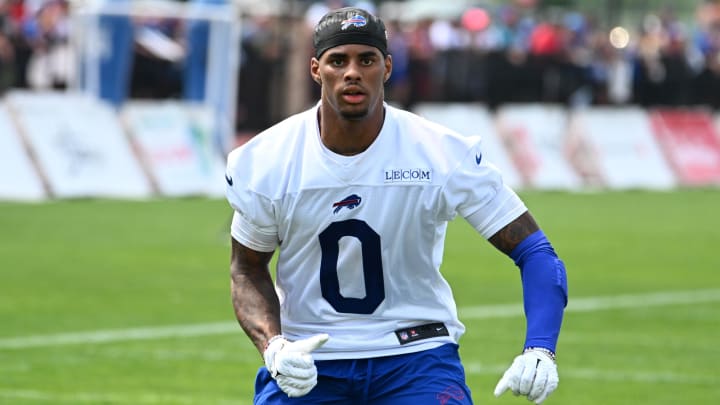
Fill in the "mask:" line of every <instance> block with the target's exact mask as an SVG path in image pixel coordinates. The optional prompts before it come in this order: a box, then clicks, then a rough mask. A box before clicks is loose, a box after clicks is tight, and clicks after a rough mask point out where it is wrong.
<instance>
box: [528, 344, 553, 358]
mask: <svg viewBox="0 0 720 405" xmlns="http://www.w3.org/2000/svg"><path fill="white" fill-rule="evenodd" d="M531 351H536V352H543V353H545V354H547V355H548V356H550V358H551V359H552V360H553V361H555V352H553V351H552V350H550V349H546V348H544V347H526V348H525V350H523V354H525V353H527V352H531Z"/></svg>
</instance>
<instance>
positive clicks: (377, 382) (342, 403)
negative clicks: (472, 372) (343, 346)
mask: <svg viewBox="0 0 720 405" xmlns="http://www.w3.org/2000/svg"><path fill="white" fill-rule="evenodd" d="M315 365H316V366H317V369H318V384H317V385H316V386H315V388H313V390H312V391H310V393H309V394H307V395H305V396H303V397H300V398H289V397H288V396H287V395H286V394H285V393H284V392H282V391H281V390H280V388H279V387H278V386H277V384H276V383H275V380H273V379H272V377H270V373H268V371H267V369H266V368H265V367H261V368H260V370H258V373H257V377H256V379H255V400H254V403H255V404H263V405H284V404H292V405H297V404H313V405H318V404H325V405H330V404H335V405H418V404H422V405H434V404H437V405H471V404H472V397H471V396H470V388H468V386H467V385H466V384H465V370H464V368H463V366H462V364H461V363H460V356H459V355H458V346H457V345H454V344H446V345H443V346H440V347H437V348H435V349H432V350H426V351H422V352H418V353H411V354H403V355H398V356H388V357H375V358H370V359H357V360H326V361H316V362H315Z"/></svg>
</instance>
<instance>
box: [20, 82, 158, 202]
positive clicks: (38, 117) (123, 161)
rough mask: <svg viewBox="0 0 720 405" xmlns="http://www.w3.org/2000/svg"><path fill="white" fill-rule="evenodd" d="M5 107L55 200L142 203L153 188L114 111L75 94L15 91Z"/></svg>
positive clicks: (99, 102) (91, 99) (104, 104)
mask: <svg viewBox="0 0 720 405" xmlns="http://www.w3.org/2000/svg"><path fill="white" fill-rule="evenodd" d="M6 102H7V105H8V107H9V108H10V110H11V111H12V113H14V114H15V116H16V117H17V122H18V129H19V130H20V131H22V134H23V136H24V137H25V139H26V140H27V142H28V144H29V145H30V147H31V148H32V151H33V154H34V155H35V156H36V159H37V164H38V166H39V168H40V170H41V171H42V173H43V175H44V177H45V178H46V179H47V181H48V185H49V188H50V192H51V194H52V196H54V197H57V198H81V197H107V198H146V197H149V196H150V195H151V192H152V189H151V188H150V184H149V182H148V180H147V177H146V176H145V174H144V173H143V172H142V169H141V167H140V165H139V163H138V160H137V158H136V157H135V156H134V155H133V153H132V150H131V149H130V145H129V143H128V141H127V138H126V136H125V134H124V133H123V131H122V128H121V127H120V125H119V122H118V119H117V115H116V113H115V111H114V110H113V109H112V108H111V107H110V105H108V104H107V103H105V102H102V101H99V100H97V99H95V98H92V97H89V96H85V95H82V94H77V93H69V92H38V91H32V92H31V91H13V92H10V93H8V94H7V96H6Z"/></svg>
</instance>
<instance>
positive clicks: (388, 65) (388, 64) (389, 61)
mask: <svg viewBox="0 0 720 405" xmlns="http://www.w3.org/2000/svg"><path fill="white" fill-rule="evenodd" d="M390 75H392V55H390V54H388V56H386V57H385V76H384V77H383V80H384V81H386V82H387V81H388V80H390Z"/></svg>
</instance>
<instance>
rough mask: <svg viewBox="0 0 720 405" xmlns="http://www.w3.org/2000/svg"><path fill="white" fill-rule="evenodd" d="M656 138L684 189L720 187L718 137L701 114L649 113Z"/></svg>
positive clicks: (709, 121)
mask: <svg viewBox="0 0 720 405" xmlns="http://www.w3.org/2000/svg"><path fill="white" fill-rule="evenodd" d="M650 119H651V123H652V127H653V130H654V132H655V136H656V137H657V139H658V142H659V143H660V146H661V147H662V149H663V151H664V153H665V156H666V157H667V159H668V161H669V162H670V164H671V166H672V167H673V169H674V170H675V173H676V175H677V177H678V179H679V180H680V182H681V183H682V184H684V185H692V186H698V185H713V184H720V136H718V134H717V133H716V129H715V127H714V125H713V121H712V117H711V115H710V114H709V113H707V112H703V111H690V110H656V111H652V112H651V113H650Z"/></svg>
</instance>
